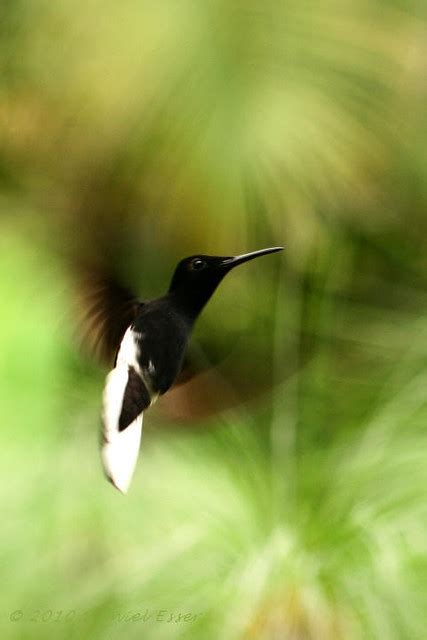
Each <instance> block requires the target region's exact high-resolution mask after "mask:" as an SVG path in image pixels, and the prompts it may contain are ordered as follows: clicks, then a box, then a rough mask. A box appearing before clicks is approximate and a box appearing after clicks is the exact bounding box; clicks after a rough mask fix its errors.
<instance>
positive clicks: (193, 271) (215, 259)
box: [169, 247, 283, 316]
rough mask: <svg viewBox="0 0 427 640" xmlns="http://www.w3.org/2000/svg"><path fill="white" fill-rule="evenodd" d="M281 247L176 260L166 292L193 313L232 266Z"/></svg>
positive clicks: (200, 306) (207, 298)
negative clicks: (239, 253) (229, 254)
mask: <svg viewBox="0 0 427 640" xmlns="http://www.w3.org/2000/svg"><path fill="white" fill-rule="evenodd" d="M282 249H283V247H270V248H268V249H260V250H259V251H253V252H251V253H244V254H242V255H240V256H207V255H195V256H189V257H188V258H184V259H183V260H181V261H180V262H179V263H178V265H177V267H176V269H175V272H174V274H173V277H172V281H171V284H170V287H169V294H170V295H172V296H173V297H174V298H175V300H176V301H177V302H178V303H181V304H182V306H183V307H184V308H185V309H186V310H188V311H189V312H190V313H191V315H193V316H196V315H197V314H198V313H199V312H200V311H201V309H202V308H203V306H204V305H205V304H206V302H207V301H208V300H209V298H210V297H211V295H212V294H213V292H214V291H215V289H216V288H217V286H218V285H219V283H220V282H221V280H222V279H223V278H224V276H225V275H226V274H227V273H228V272H229V271H231V269H234V267H237V266H238V265H239V264H243V263H244V262H248V261H249V260H253V259H254V258H258V257H260V256H263V255H266V254H267V253H275V252H276V251H281V250H282Z"/></svg>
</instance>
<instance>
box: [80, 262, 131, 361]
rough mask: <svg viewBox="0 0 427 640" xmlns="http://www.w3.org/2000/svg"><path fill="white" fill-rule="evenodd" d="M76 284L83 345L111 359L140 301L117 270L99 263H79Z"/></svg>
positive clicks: (104, 357) (107, 359)
mask: <svg viewBox="0 0 427 640" xmlns="http://www.w3.org/2000/svg"><path fill="white" fill-rule="evenodd" d="M77 287H78V290H77V298H78V301H79V309H78V312H79V313H78V315H79V316H80V329H79V333H80V337H81V340H82V342H83V345H84V346H85V347H86V348H89V350H90V351H92V353H95V355H97V356H98V357H99V358H100V359H101V360H103V361H105V362H107V363H112V361H113V360H114V357H115V355H116V353H117V350H118V348H119V345H120V341H121V339H122V338H123V335H124V333H125V331H126V329H127V328H128V327H129V325H130V324H131V323H132V322H133V321H134V320H135V318H136V316H137V314H138V311H139V310H140V309H141V306H142V304H143V303H142V302H141V301H140V300H138V298H137V297H136V296H135V295H134V293H133V292H132V291H130V290H129V289H128V288H127V287H125V286H124V285H123V284H122V283H121V282H120V280H119V278H118V277H117V275H116V274H114V273H112V271H111V270H109V269H105V268H102V267H100V266H96V267H94V266H87V265H84V266H83V267H80V268H79V278H78V282H77Z"/></svg>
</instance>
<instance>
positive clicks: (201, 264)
mask: <svg viewBox="0 0 427 640" xmlns="http://www.w3.org/2000/svg"><path fill="white" fill-rule="evenodd" d="M206 266H207V264H206V261H205V260H202V259H201V258H194V260H192V261H191V268H192V269H194V271H200V270H201V269H204V268H205V267H206Z"/></svg>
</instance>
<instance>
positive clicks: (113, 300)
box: [91, 247, 283, 494]
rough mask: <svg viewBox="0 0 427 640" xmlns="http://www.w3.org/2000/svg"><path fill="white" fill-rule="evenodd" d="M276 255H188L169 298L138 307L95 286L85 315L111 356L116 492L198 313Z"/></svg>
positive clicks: (109, 450) (111, 469) (110, 436)
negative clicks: (237, 276)
mask: <svg viewBox="0 0 427 640" xmlns="http://www.w3.org/2000/svg"><path fill="white" fill-rule="evenodd" d="M282 249H283V247H269V248H267V249H261V250H258V251H253V252H251V253H245V254H242V255H238V256H209V255H193V256H189V257H187V258H184V259H183V260H181V261H180V262H179V263H178V265H177V266H176V268H175V271H174V273H173V276H172V280H171V282H170V285H169V289H168V291H167V293H166V294H165V295H163V296H161V297H160V298H156V299H154V300H147V301H142V300H140V299H138V297H137V296H135V295H134V294H133V292H131V291H130V290H128V289H125V288H123V287H119V286H112V283H111V282H104V283H103V282H98V290H99V295H98V298H97V299H95V303H94V305H93V306H92V309H91V315H92V317H93V321H94V322H96V323H97V324H99V323H101V324H102V327H101V332H100V337H102V344H103V346H106V349H107V352H108V351H110V352H114V353H115V357H114V366H113V368H112V369H111V371H110V372H109V373H108V375H107V378H106V381H105V386H104V392H103V397H102V433H101V461H102V466H103V469H104V473H105V475H106V477H107V479H108V480H109V481H110V482H111V483H112V484H113V486H114V487H116V489H118V490H119V491H120V492H122V493H124V494H125V493H127V491H128V489H129V486H130V483H131V480H132V477H133V473H134V470H135V466H136V463H137V459H138V453H139V449H140V442H141V434H142V424H143V417H144V412H145V411H146V410H147V409H148V408H149V407H150V406H151V405H152V404H153V403H154V402H155V401H156V400H157V399H158V397H159V396H161V395H163V394H165V393H166V392H167V391H168V389H170V388H171V387H172V385H173V384H174V383H175V382H176V380H177V378H178V376H179V374H180V372H181V370H182V368H183V363H184V359H185V355H186V351H187V348H188V343H189V339H190V336H191V332H192V329H193V326H194V323H195V322H196V320H197V318H198V316H199V315H200V312H201V311H202V309H203V308H204V306H205V305H206V304H207V302H208V301H209V299H210V298H211V296H212V294H213V293H214V291H215V290H216V288H217V287H218V285H219V284H220V282H221V281H222V279H223V278H224V277H225V276H226V275H227V273H229V272H230V271H231V270H232V269H234V267H237V266H238V265H240V264H243V263H245V262H248V261H249V260H253V259H254V258H258V257H260V256H263V255H266V254H270V253H275V252H277V251H281V250H282ZM107 289H108V296H105V290H107Z"/></svg>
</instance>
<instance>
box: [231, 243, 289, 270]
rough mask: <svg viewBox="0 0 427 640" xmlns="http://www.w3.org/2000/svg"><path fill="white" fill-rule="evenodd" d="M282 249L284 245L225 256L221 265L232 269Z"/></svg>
mask: <svg viewBox="0 0 427 640" xmlns="http://www.w3.org/2000/svg"><path fill="white" fill-rule="evenodd" d="M282 249H283V247H270V248H268V249H260V250H259V251H252V252H251V253H243V254H242V255H241V256H235V257H234V258H224V260H223V261H222V262H221V266H222V267H225V268H227V269H232V268H233V267H237V265H239V264H243V262H247V261H248V260H253V259H254V258H258V257H259V256H264V255H266V254H267V253H276V251H282Z"/></svg>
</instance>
